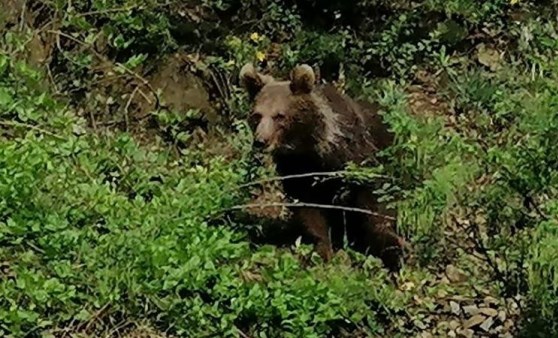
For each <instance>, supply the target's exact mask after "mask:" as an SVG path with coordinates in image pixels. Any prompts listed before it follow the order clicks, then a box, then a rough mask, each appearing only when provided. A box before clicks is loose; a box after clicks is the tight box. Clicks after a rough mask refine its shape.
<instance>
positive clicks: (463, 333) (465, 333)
mask: <svg viewBox="0 0 558 338" xmlns="http://www.w3.org/2000/svg"><path fill="white" fill-rule="evenodd" d="M474 334H475V331H473V330H471V329H466V330H459V331H458V332H457V336H458V337H464V338H473V336H474Z"/></svg>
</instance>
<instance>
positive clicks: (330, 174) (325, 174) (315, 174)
mask: <svg viewBox="0 0 558 338" xmlns="http://www.w3.org/2000/svg"><path fill="white" fill-rule="evenodd" d="M348 173H350V172H349V171H346V170H340V171H322V172H312V173H304V174H297V175H285V176H274V177H269V178H263V179H261V180H257V181H253V182H250V183H245V184H242V185H240V186H239V188H247V187H251V186H255V185H261V184H264V183H269V182H275V181H284V180H289V179H293V178H305V177H318V176H322V177H337V176H342V175H344V174H348ZM374 176H376V177H381V178H390V177H389V176H385V175H380V174H374Z"/></svg>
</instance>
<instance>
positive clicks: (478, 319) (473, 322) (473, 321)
mask: <svg viewBox="0 0 558 338" xmlns="http://www.w3.org/2000/svg"><path fill="white" fill-rule="evenodd" d="M485 319H486V317H485V316H483V315H474V316H473V317H471V318H469V319H467V320H466V321H465V323H463V328H465V329H470V328H472V327H475V326H477V325H479V324H480V323H482V322H484V321H485Z"/></svg>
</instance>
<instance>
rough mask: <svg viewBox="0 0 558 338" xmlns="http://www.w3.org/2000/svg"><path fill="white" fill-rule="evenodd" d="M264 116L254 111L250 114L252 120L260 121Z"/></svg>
mask: <svg viewBox="0 0 558 338" xmlns="http://www.w3.org/2000/svg"><path fill="white" fill-rule="evenodd" d="M261 118H262V114H260V113H257V112H254V113H252V114H251V115H250V120H252V121H259V120H261Z"/></svg>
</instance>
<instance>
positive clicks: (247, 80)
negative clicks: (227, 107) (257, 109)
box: [239, 63, 273, 99]
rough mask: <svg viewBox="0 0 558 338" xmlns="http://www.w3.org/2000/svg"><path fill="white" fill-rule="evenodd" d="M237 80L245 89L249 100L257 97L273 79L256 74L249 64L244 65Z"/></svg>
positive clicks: (252, 66)
mask: <svg viewBox="0 0 558 338" xmlns="http://www.w3.org/2000/svg"><path fill="white" fill-rule="evenodd" d="M239 78H240V85H241V86H242V87H243V88H244V89H246V91H247V92H248V95H249V96H250V98H251V99H253V98H254V97H255V96H256V95H258V93H259V92H260V90H261V89H262V88H263V87H264V86H265V85H266V84H268V83H269V82H271V81H273V77H271V76H269V75H262V74H260V73H258V71H257V70H256V68H254V65H252V64H251V63H247V64H245V65H244V66H243V67H242V69H240V74H239Z"/></svg>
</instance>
